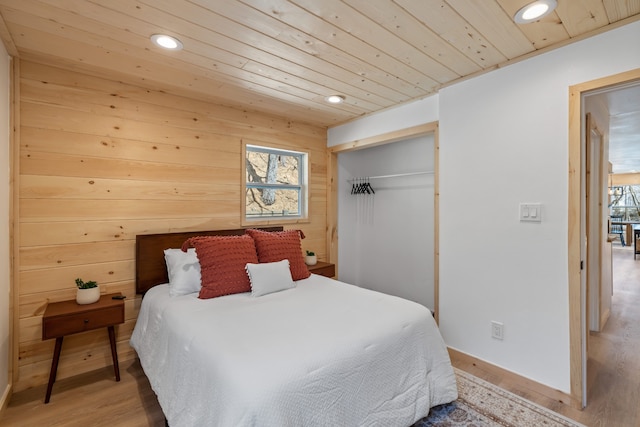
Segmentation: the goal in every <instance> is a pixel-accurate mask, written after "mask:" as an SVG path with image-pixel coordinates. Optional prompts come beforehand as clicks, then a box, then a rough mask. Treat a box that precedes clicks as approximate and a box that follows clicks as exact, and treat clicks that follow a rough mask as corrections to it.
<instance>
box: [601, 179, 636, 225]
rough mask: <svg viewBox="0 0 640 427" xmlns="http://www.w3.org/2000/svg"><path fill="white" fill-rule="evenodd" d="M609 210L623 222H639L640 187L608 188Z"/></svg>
mask: <svg viewBox="0 0 640 427" xmlns="http://www.w3.org/2000/svg"><path fill="white" fill-rule="evenodd" d="M609 208H610V211H611V215H612V216H622V219H623V221H640V185H624V186H617V187H610V188H609Z"/></svg>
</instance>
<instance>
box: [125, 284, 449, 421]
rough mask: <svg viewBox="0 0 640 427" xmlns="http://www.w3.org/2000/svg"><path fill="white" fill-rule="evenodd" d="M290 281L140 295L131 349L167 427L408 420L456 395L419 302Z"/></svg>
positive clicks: (440, 343) (434, 329)
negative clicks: (209, 293) (282, 287)
mask: <svg viewBox="0 0 640 427" xmlns="http://www.w3.org/2000/svg"><path fill="white" fill-rule="evenodd" d="M296 284H297V286H296V287H295V288H293V289H289V290H286V291H281V292H277V293H273V294H269V295H264V296H261V297H258V298H254V297H251V295H250V294H249V293H246V294H236V295H229V296H225V297H221V298H214V299H208V300H200V299H198V298H197V294H191V295H185V296H179V297H170V296H169V293H168V286H167V285H161V286H156V287H154V288H153V289H151V290H150V291H149V292H148V293H147V294H146V296H145V297H144V299H143V301H142V306H141V309H140V314H139V316H138V321H137V324H136V326H135V329H134V331H133V335H132V337H131V345H132V346H133V347H134V348H135V350H136V351H137V352H138V356H139V358H140V362H141V364H142V367H143V369H144V371H145V373H146V375H147V377H148V378H149V381H150V383H151V386H152V388H153V390H154V391H155V393H156V394H157V396H158V401H159V402H160V405H161V406H162V410H163V411H164V413H165V416H166V418H167V420H168V422H169V425H170V426H171V427H181V426H198V427H202V426H221V427H226V426H232V427H237V426H261V427H262V426H274V427H275V426H277V427H285V426H296V427H299V426H374V425H375V426H402V427H408V426H410V425H411V424H413V423H414V422H415V421H417V420H419V419H420V418H422V417H424V416H426V415H427V414H428V413H429V408H430V407H431V406H434V405H439V404H443V403H447V402H450V401H452V400H455V399H456V398H457V389H456V383H455V375H454V373H453V369H452V367H451V364H450V361H449V356H448V354H447V351H446V348H445V346H444V343H443V341H442V338H441V336H440V333H439V331H438V329H437V327H436V325H435V322H434V320H433V318H432V316H431V314H430V312H429V311H428V310H427V309H426V308H424V307H423V306H421V305H419V304H416V303H413V302H410V301H407V300H403V299H400V298H396V297H392V296H389V295H385V294H381V293H378V292H373V291H369V290H365V289H362V288H358V287H356V286H352V285H347V284H345V283H341V282H338V281H335V280H332V279H328V278H326V277H322V276H318V275H315V274H312V275H311V277H310V278H308V279H305V280H300V281H298V282H296Z"/></svg>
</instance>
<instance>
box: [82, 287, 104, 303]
mask: <svg viewBox="0 0 640 427" xmlns="http://www.w3.org/2000/svg"><path fill="white" fill-rule="evenodd" d="M99 299H100V286H96V287H95V288H89V289H78V293H77V294H76V302H77V303H78V304H93V303H94V302H96V301H98V300H99Z"/></svg>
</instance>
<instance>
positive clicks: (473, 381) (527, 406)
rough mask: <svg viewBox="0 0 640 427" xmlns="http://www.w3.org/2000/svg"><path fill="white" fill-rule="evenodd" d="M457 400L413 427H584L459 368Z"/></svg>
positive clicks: (433, 410) (434, 411) (440, 408)
mask: <svg viewBox="0 0 640 427" xmlns="http://www.w3.org/2000/svg"><path fill="white" fill-rule="evenodd" d="M455 371H456V379H457V380H458V400H456V401H454V402H452V403H449V404H446V405H440V406H436V407H434V408H432V409H431V412H429V416H428V417H426V418H423V419H422V420H420V421H418V422H417V423H415V424H414V425H413V427H432V426H434V427H436V426H437V427H462V426H464V427H494V426H505V427H541V426H543V427H585V426H584V425H583V424H580V423H578V422H575V421H573V420H571V419H569V418H566V417H564V416H562V415H560V414H556V413H555V412H552V411H550V410H548V409H546V408H543V407H542V406H539V405H537V404H535V403H533V402H530V401H528V400H526V399H524V398H522V397H520V396H517V395H515V394H513V393H511V392H508V391H506V390H504V389H501V388H500V387H497V386H495V385H493V384H491V383H488V382H486V381H484V380H482V379H480V378H477V377H474V376H473V375H470V374H468V373H466V372H464V371H461V370H459V369H456V370H455Z"/></svg>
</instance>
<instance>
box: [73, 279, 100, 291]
mask: <svg viewBox="0 0 640 427" xmlns="http://www.w3.org/2000/svg"><path fill="white" fill-rule="evenodd" d="M76 286H77V287H78V289H89V288H97V287H98V284H97V283H96V282H94V281H93V280H89V281H86V282H83V281H82V279H81V278H79V277H78V278H77V279H76Z"/></svg>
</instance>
